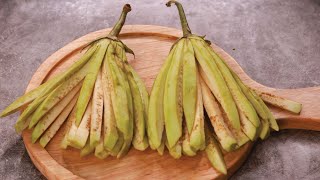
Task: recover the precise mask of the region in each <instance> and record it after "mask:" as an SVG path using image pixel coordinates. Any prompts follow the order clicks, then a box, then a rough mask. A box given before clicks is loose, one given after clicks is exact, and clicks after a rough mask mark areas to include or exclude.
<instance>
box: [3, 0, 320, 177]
mask: <svg viewBox="0 0 320 180" xmlns="http://www.w3.org/2000/svg"><path fill="white" fill-rule="evenodd" d="M128 2H129V3H131V5H132V8H133V11H132V12H131V13H130V14H129V16H128V19H127V24H155V25H162V26H169V27H176V28H180V24H179V18H178V14H177V11H176V9H173V8H166V7H165V5H164V4H165V1H151V0H150V1H147V0H140V1H138V0H136V1H124V0H119V1H105V0H99V1H93V0H91V1H89V0H77V1H76V0H74V1H70V0H68V1H48V0H47V1H41V2H40V1H35V0H0V110H2V109H3V108H4V107H5V106H6V105H8V104H9V103H10V102H11V101H12V100H14V99H15V98H17V97H18V96H19V95H21V94H23V92H24V90H25V88H26V86H27V84H28V81H29V80H30V78H31V76H32V74H33V73H34V71H35V70H36V69H37V68H38V66H39V65H40V64H41V63H42V62H43V61H44V60H45V59H46V57H48V56H49V55H51V54H52V53H53V52H55V51H56V50H58V49H59V48H61V47H63V46H64V45H65V44H67V43H68V42H70V41H72V40H74V39H76V38H78V37H80V36H82V35H85V34H87V33H89V32H92V31H96V30H99V29H103V28H106V27H110V26H112V25H113V24H114V22H115V20H116V19H118V16H119V13H120V11H121V8H122V5H123V4H124V3H128ZM182 3H183V4H184V7H185V10H186V13H187V17H188V20H189V24H190V27H191V29H192V30H193V32H194V33H197V34H200V35H204V34H206V35H207V38H208V39H209V40H212V41H213V42H215V43H216V44H218V45H219V46H220V47H222V48H223V49H224V50H225V51H227V52H228V53H229V54H231V55H232V56H233V57H234V58H235V59H236V60H237V61H238V62H239V63H240V65H241V66H242V67H243V68H244V70H245V71H246V72H247V73H248V74H249V75H250V76H251V77H252V78H253V79H255V80H256V81H258V82H260V83H262V84H265V85H267V86H271V87H277V88H298V87H308V86H319V84H320V0H250V1H248V0H233V1H223V0H214V1H210V0H203V1H197V2H195V1H191V0H188V1H187V0H184V1H182ZM233 49H234V50H233ZM16 119H17V114H15V115H12V116H10V117H6V118H3V119H1V120H0V121H1V126H0V134H1V138H0V179H43V178H44V177H43V176H41V173H39V171H38V170H37V169H36V168H35V167H34V166H33V164H32V162H31V161H30V158H29V156H28V155H27V152H26V150H25V148H24V145H23V142H22V139H21V137H20V136H19V135H17V134H16V133H15V131H14V128H13V125H14V123H15V120H16ZM319 155H320V133H319V132H311V131H300V130H285V131H281V132H278V133H272V135H271V137H270V138H269V139H267V140H266V141H264V142H258V143H256V146H255V147H254V149H253V151H252V153H251V154H250V156H249V158H248V160H247V161H246V162H245V164H244V165H243V167H242V168H241V169H240V170H239V171H238V172H237V173H236V174H235V175H234V176H233V177H232V179H320V156H319Z"/></svg>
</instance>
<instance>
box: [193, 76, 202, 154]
mask: <svg viewBox="0 0 320 180" xmlns="http://www.w3.org/2000/svg"><path fill="white" fill-rule="evenodd" d="M196 85H197V86H196V87H197V96H196V99H197V106H196V114H195V121H194V125H193V127H192V131H191V134H190V147H191V148H192V149H193V150H194V151H198V150H203V149H204V148H205V146H206V139H205V132H204V114H203V99H202V97H203V96H202V90H201V82H200V74H199V72H198V70H197V73H196Z"/></svg>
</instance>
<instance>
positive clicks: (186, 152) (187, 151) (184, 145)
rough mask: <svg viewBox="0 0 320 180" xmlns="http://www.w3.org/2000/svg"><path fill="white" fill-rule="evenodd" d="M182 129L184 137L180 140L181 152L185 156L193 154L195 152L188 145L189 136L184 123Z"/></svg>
mask: <svg viewBox="0 0 320 180" xmlns="http://www.w3.org/2000/svg"><path fill="white" fill-rule="evenodd" d="M183 130H184V131H183V133H184V139H183V141H182V154H183V155H185V156H195V155H196V154H197V152H195V151H194V150H193V149H192V148H191V146H190V137H189V132H188V128H187V126H186V125H185V126H184V128H183Z"/></svg>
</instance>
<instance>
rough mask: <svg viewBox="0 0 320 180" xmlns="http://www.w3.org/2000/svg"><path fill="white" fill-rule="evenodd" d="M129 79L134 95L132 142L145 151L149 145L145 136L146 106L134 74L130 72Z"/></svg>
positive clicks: (135, 146)
mask: <svg viewBox="0 0 320 180" xmlns="http://www.w3.org/2000/svg"><path fill="white" fill-rule="evenodd" d="M128 80H129V84H130V89H131V93H132V97H133V105H134V106H133V111H134V113H133V115H134V131H133V132H134V134H133V140H132V144H133V147H134V148H135V149H137V150H140V151H144V150H145V149H146V148H147V147H148V140H147V139H146V136H145V129H146V127H145V121H144V107H143V102H142V98H141V96H140V91H139V88H138V85H137V84H136V82H135V80H134V78H133V76H132V74H128Z"/></svg>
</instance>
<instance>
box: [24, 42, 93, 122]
mask: <svg viewBox="0 0 320 180" xmlns="http://www.w3.org/2000/svg"><path fill="white" fill-rule="evenodd" d="M96 49H97V47H96V46H93V47H92V48H90V49H89V50H88V51H87V52H86V53H85V54H84V55H83V56H82V57H81V58H80V60H78V61H76V62H75V63H74V64H73V65H72V66H71V67H70V68H69V69H68V70H67V71H66V72H64V74H63V75H62V76H61V77H59V78H57V80H56V82H55V83H51V84H49V85H48V86H47V87H46V88H45V90H44V91H43V92H42V93H41V94H40V95H39V96H38V98H36V99H35V100H34V101H33V102H32V103H31V104H29V105H28V107H27V108H26V109H25V110H24V111H23V113H22V114H21V115H20V117H19V119H18V121H23V120H24V119H25V118H27V117H28V116H29V115H31V113H33V112H34V111H35V110H36V109H37V107H38V106H39V105H40V104H41V103H42V102H43V100H44V99H45V98H46V96H48V94H53V92H54V91H55V90H57V87H58V86H61V84H62V83H63V82H65V81H66V80H67V79H69V78H70V77H71V76H73V75H74V74H75V73H76V72H78V70H80V69H81V68H82V67H83V66H84V65H85V64H86V63H87V62H88V61H89V59H90V58H91V56H92V55H93V54H94V52H95V51H96ZM29 127H30V125H29Z"/></svg>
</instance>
